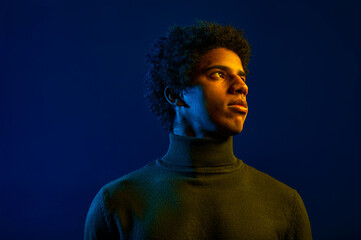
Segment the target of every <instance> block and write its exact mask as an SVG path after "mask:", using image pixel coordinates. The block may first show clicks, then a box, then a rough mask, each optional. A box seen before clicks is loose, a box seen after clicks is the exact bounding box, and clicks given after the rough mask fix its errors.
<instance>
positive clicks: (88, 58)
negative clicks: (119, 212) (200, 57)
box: [0, 0, 361, 239]
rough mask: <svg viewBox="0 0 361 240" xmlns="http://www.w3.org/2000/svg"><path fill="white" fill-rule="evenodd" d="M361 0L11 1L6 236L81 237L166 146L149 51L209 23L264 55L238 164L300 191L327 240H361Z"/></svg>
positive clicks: (3, 83)
mask: <svg viewBox="0 0 361 240" xmlns="http://www.w3.org/2000/svg"><path fill="white" fill-rule="evenodd" d="M357 2H358V1H356V0H355V1H350V0H343V1H332V0H331V1H311V0H309V1H297V0H291V1H290V0H287V1H286V0H284V1H266V0H253V1H230V0H222V1H214V0H209V1H204V0H203V1H189V0H187V1H166V0H154V1H140V0H133V1H130V0H129V1H120V0H118V1H116V0H108V1H100V0H99V1H95V0H91V1H60V0H43V1H40V0H32V1H11V0H5V1H4V0H1V4H0V23H1V25H0V27H1V28H0V43H1V44H0V56H1V57H0V59H1V62H0V70H1V72H0V134H1V136H0V159H1V168H0V178H1V179H0V180H1V181H0V187H1V191H0V194H1V195H0V202H1V204H0V219H1V221H0V228H1V229H0V238H1V239H25V238H26V239H81V238H82V236H83V227H84V221H85V217H86V213H87V211H88V208H89V205H90V203H91V201H92V198H93V197H94V195H95V194H96V193H97V191H98V190H99V189H100V187H101V186H102V185H104V184H106V183H107V182H109V181H111V180H113V179H116V178H118V177H120V176H122V175H124V174H126V173H129V172H131V171H133V170H136V169H138V168H140V167H142V166H144V165H145V164H147V163H148V162H150V161H153V160H155V159H156V158H157V157H160V156H162V155H163V154H164V153H165V152H166V151H167V148H168V133H167V132H166V131H165V130H163V129H162V128H161V126H160V124H159V123H158V121H157V120H156V119H155V118H154V117H153V116H152V115H151V114H150V113H148V112H147V110H146V106H145V105H144V101H143V97H142V95H143V77H144V74H145V72H146V69H147V65H146V64H145V62H144V55H145V53H146V52H147V50H148V49H149V47H150V45H151V43H152V42H153V40H154V39H155V38H156V37H158V36H160V35H162V34H163V33H164V32H165V31H166V30H167V27H168V26H170V25H174V24H177V25H188V24H192V23H194V22H195V20H196V19H204V20H209V21H216V22H219V23H221V24H228V23H230V24H233V25H235V26H236V27H239V28H242V29H244V31H245V33H246V37H247V38H248V40H249V42H250V43H251V46H252V48H253V49H252V50H253V51H252V55H253V57H252V60H251V62H250V65H249V69H250V75H249V76H248V85H249V95H248V103H249V106H250V111H249V114H248V118H247V120H246V123H245V128H244V131H243V132H242V133H241V134H240V135H239V136H236V137H235V139H234V149H235V154H236V156H238V157H239V158H241V159H242V160H243V161H244V162H246V163H247V164H249V165H251V166H254V167H256V168H257V169H259V170H261V171H264V172H266V173H268V174H270V175H271V176H273V177H275V178H276V179H278V180H280V181H282V182H285V183H287V184H288V185H289V186H291V187H293V188H296V189H297V190H298V191H299V193H300V194H301V196H302V197H303V200H304V202H305V205H306V208H307V210H308V214H309V217H310V221H311V225H312V229H313V235H314V238H315V239H361V205H360V202H361V194H360V183H361V177H360V170H361V163H360V160H361V151H360V142H361V141H360V136H361V131H360V125H359V123H360V99H359V92H360V90H361V87H360V80H361V71H360V67H361V47H360V43H361V31H360V30H361V27H360V26H361V25H360V23H361V17H360V14H359V12H360V9H361V7H360V4H358V3H357Z"/></svg>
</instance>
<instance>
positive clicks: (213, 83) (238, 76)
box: [184, 48, 248, 137]
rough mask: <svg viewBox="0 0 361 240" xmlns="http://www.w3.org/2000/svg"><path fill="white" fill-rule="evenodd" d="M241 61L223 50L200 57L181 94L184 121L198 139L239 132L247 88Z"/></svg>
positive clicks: (243, 114) (213, 51)
mask: <svg viewBox="0 0 361 240" xmlns="http://www.w3.org/2000/svg"><path fill="white" fill-rule="evenodd" d="M245 80H246V77H245V73H244V69H243V66H242V62H241V59H240V58H239V57H238V55H237V54H236V53H235V52H233V51H231V50H228V49H226V48H216V49H212V50H210V51H208V52H207V53H206V54H204V55H203V57H202V59H201V62H200V64H199V65H198V66H197V68H196V70H195V74H194V78H193V79H192V81H193V84H194V86H192V87H191V89H190V91H188V92H186V93H185V94H184V101H185V102H186V103H187V105H188V106H189V108H188V109H185V113H186V114H185V118H186V119H187V121H188V123H189V124H190V125H191V126H192V128H193V130H194V132H195V134H196V135H198V136H202V135H203V136H210V137H227V136H233V135H236V134H238V133H240V132H241V131H242V129H243V124H244V121H245V119H246V116H247V112H248V107H247V102H246V95H247V93H248V87H247V85H246V83H245Z"/></svg>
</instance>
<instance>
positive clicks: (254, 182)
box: [84, 133, 312, 240]
mask: <svg viewBox="0 0 361 240" xmlns="http://www.w3.org/2000/svg"><path fill="white" fill-rule="evenodd" d="M232 141H233V138H232V137H229V138H228V139H226V140H223V141H221V140H215V139H210V138H194V137H185V136H177V135H174V134H172V133H171V134H170V145H169V150H168V152H167V154H166V155H165V156H164V157H162V158H160V159H157V160H156V161H153V162H150V163H149V164H148V165H146V166H145V167H143V168H141V169H139V170H137V171H134V172H132V173H129V174H127V175H125V176H123V177H121V178H119V179H117V180H115V181H113V182H110V183H108V184H107V185H105V186H104V187H103V188H102V189H101V190H100V191H99V192H98V194H97V195H96V196H95V198H94V200H93V202H92V204H91V206H90V209H89V212H88V215H87V219H86V223H85V235H84V239H86V240H88V239H157V240H162V239H167V240H168V239H174V240H178V239H179V240H181V239H192V240H202V239H247V240H252V239H255V240H256V239H257V240H262V239H295V240H296V239H299V240H309V239H312V236H311V227H310V223H309V220H308V216H307V212H306V209H305V206H304V204H303V201H302V199H301V197H300V196H299V194H298V193H297V191H296V190H294V189H292V188H290V187H288V186H287V185H285V184H283V183H281V182H279V181H277V180H275V179H274V178H272V177H270V176H269V175H267V174H265V173H262V172H260V171H258V170H256V169H254V168H252V167H250V166H249V165H247V164H245V163H244V162H243V161H241V160H239V159H237V158H236V157H235V156H234V154H233V143H232Z"/></svg>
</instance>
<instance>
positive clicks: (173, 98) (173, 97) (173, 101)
mask: <svg viewBox="0 0 361 240" xmlns="http://www.w3.org/2000/svg"><path fill="white" fill-rule="evenodd" d="M164 97H165V99H167V101H168V102H169V104H170V105H172V106H185V102H184V100H183V94H182V93H179V94H176V93H175V92H174V91H173V89H171V88H170V87H169V86H166V87H165V89H164Z"/></svg>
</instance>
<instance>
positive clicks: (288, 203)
mask: <svg viewBox="0 0 361 240" xmlns="http://www.w3.org/2000/svg"><path fill="white" fill-rule="evenodd" d="M243 174H244V175H245V176H244V179H245V180H244V181H246V183H245V185H246V186H247V187H248V188H249V191H250V192H251V193H252V194H253V195H256V196H257V197H258V198H259V199H263V200H264V201H266V202H268V203H269V204H271V205H277V206H279V207H281V208H284V209H283V210H286V209H287V210H288V211H290V210H291V211H292V210H293V209H295V207H296V206H297V204H298V202H299V200H300V196H299V194H298V192H297V191H296V190H295V189H294V188H292V187H290V186H288V185H287V184H285V183H283V182H281V181H279V180H277V179H276V178H274V177H272V176H270V175H268V174H267V173H264V172H261V171H259V170H257V169H255V168H254V167H251V166H249V165H247V164H244V167H243Z"/></svg>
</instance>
